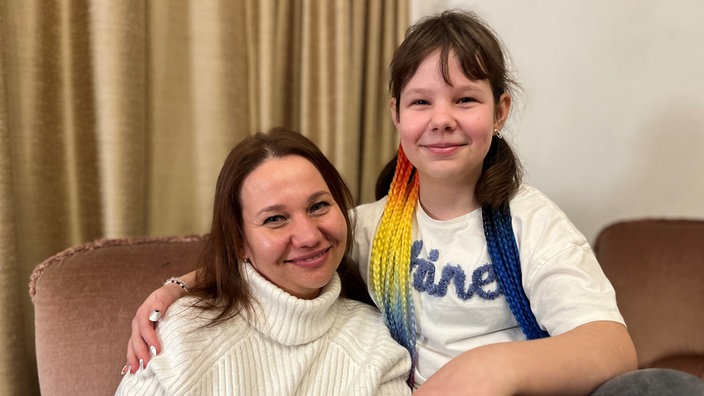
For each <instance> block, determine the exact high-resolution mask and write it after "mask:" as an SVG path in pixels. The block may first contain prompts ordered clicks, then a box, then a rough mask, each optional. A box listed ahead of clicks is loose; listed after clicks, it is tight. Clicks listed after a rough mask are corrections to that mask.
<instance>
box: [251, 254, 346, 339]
mask: <svg viewBox="0 0 704 396" xmlns="http://www.w3.org/2000/svg"><path fill="white" fill-rule="evenodd" d="M242 267H243V268H244V274H245V277H246V279H247V283H248V284H249V285H250V287H251V288H252V289H251V290H252V294H253V296H254V298H255V301H254V304H253V310H254V312H255V314H256V317H254V318H250V317H248V318H247V321H248V322H249V323H250V325H251V326H252V327H253V328H255V329H256V330H257V331H260V332H261V333H263V334H266V335H268V336H269V337H271V338H272V339H273V340H275V341H277V342H279V343H282V344H284V345H300V344H305V343H308V342H311V341H313V340H315V339H317V338H320V337H321V336H322V335H323V334H325V332H327V331H328V330H329V329H330V327H331V326H332V324H333V323H334V321H335V316H336V312H335V310H334V309H331V308H332V307H333V304H334V303H335V301H337V298H338V297H339V296H340V290H341V284H340V277H339V275H338V274H337V272H335V273H334V274H333V277H332V279H331V280H330V282H329V283H328V284H327V285H325V287H323V289H322V290H321V291H320V295H319V296H318V297H316V298H314V299H312V300H303V299H300V298H298V297H294V296H292V295H290V294H288V293H286V292H285V291H283V290H281V289H280V288H279V287H278V286H276V285H274V284H273V283H271V282H269V281H268V280H267V279H265V278H264V277H263V276H262V275H260V274H259V273H258V272H257V271H256V270H255V269H254V268H253V267H252V265H251V264H242ZM245 316H247V315H245Z"/></svg>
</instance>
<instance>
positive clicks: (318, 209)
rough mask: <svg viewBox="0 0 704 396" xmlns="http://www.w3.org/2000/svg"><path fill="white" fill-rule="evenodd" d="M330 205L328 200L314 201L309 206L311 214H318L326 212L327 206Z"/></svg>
mask: <svg viewBox="0 0 704 396" xmlns="http://www.w3.org/2000/svg"><path fill="white" fill-rule="evenodd" d="M330 206H332V204H331V203H330V202H326V201H320V202H316V203H314V204H313V205H311V207H310V212H311V213H313V214H320V213H325V212H327V210H328V208H329V207H330Z"/></svg>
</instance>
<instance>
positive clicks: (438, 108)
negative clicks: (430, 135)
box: [430, 103, 457, 132]
mask: <svg viewBox="0 0 704 396" xmlns="http://www.w3.org/2000/svg"><path fill="white" fill-rule="evenodd" d="M456 127H457V120H456V119H455V117H454V115H453V113H452V109H451V106H449V105H447V104H443V103H436V104H435V106H433V112H432V115H431V119H430V128H431V129H432V130H433V131H438V132H444V131H452V130H454V129H455V128H456Z"/></svg>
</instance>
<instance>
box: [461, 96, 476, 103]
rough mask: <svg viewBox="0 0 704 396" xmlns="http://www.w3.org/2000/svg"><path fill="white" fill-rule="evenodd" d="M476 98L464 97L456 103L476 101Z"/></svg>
mask: <svg viewBox="0 0 704 396" xmlns="http://www.w3.org/2000/svg"><path fill="white" fill-rule="evenodd" d="M476 101H477V100H476V99H474V98H471V97H466V98H460V99H459V100H458V101H457V103H472V102H476Z"/></svg>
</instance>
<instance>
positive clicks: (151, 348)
mask: <svg viewBox="0 0 704 396" xmlns="http://www.w3.org/2000/svg"><path fill="white" fill-rule="evenodd" d="M149 354H150V355H152V357H154V356H156V347H155V346H154V345H150V346H149Z"/></svg>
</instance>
